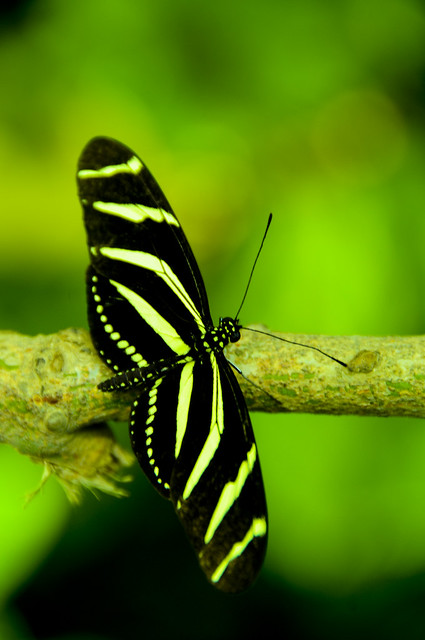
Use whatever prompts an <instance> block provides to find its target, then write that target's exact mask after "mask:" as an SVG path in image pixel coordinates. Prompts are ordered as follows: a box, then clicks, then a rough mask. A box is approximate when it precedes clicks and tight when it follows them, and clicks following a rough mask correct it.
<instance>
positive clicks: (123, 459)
mask: <svg viewBox="0 0 425 640" xmlns="http://www.w3.org/2000/svg"><path fill="white" fill-rule="evenodd" d="M256 328H261V329H264V327H256ZM275 335H276V336H278V337H280V338H283V339H284V340H290V341H295V342H298V343H302V344H304V345H313V346H315V347H317V348H319V349H321V350H323V351H325V352H326V353H329V354H330V355H333V356H335V357H337V358H338V359H340V360H343V361H345V362H346V363H347V365H348V366H347V367H343V366H341V365H339V364H337V363H336V362H334V361H332V360H330V359H329V358H326V357H325V356H324V355H322V354H320V353H318V352H317V351H314V350H311V349H306V348H305V347H302V346H296V345H294V344H288V343H286V342H282V341H281V340H274V339H273V338H272V337H267V336H264V335H261V334H258V333H252V332H250V331H242V338H241V340H240V341H239V342H238V343H235V344H232V345H230V346H229V347H228V348H227V349H226V355H227V357H228V359H229V360H230V361H231V362H233V363H234V364H235V365H236V366H237V367H238V368H239V369H240V370H241V371H242V372H243V376H244V377H241V376H240V375H239V374H237V375H238V377H239V382H240V384H241V387H242V389H243V392H244V394H245V397H246V399H247V404H248V407H249V409H250V410H253V411H275V412H277V411H280V412H289V411H292V412H309V413H329V414H358V415H375V416H411V417H419V418H423V417H425V388H424V387H425V385H424V380H425V337H421V336H413V337H362V336H306V335H294V334H282V333H281V334H275ZM110 376H111V371H110V370H109V369H108V367H106V366H105V365H104V364H103V363H102V361H101V360H100V359H99V357H98V356H97V354H96V352H95V350H94V347H93V345H92V343H91V339H90V336H89V334H88V332H87V331H85V330H83V329H66V330H63V331H59V332H58V333H56V334H53V335H38V336H34V337H29V336H24V335H21V334H18V333H14V332H11V331H6V332H0V408H1V420H0V442H2V443H5V444H10V445H11V446H13V447H15V448H16V449H17V450H18V451H20V452H21V453H22V454H25V455H27V456H29V457H31V458H32V459H33V460H34V461H36V462H39V463H42V464H43V465H44V469H45V472H44V476H43V478H44V479H45V478H47V477H48V476H49V475H50V474H52V473H53V474H55V475H56V476H57V477H58V478H59V480H60V481H61V482H62V484H63V485H64V487H65V489H66V491H67V493H68V495H69V497H70V498H71V499H72V500H78V498H79V495H80V491H81V488H82V487H83V486H85V487H88V488H91V489H99V490H101V491H106V492H108V493H111V494H113V495H125V491H124V489H123V487H122V486H121V485H120V484H118V483H117V480H120V481H121V482H122V481H125V480H128V479H129V478H128V477H127V476H125V475H123V473H124V474H125V471H126V469H127V467H128V466H129V465H131V464H132V463H133V460H134V458H133V455H132V454H130V453H129V452H128V451H125V450H124V449H123V448H122V447H121V446H120V445H119V444H118V443H117V442H116V441H115V438H114V435H113V433H112V431H111V430H110V429H109V428H108V426H107V425H106V424H105V421H107V420H126V419H127V418H128V414H129V407H130V404H131V402H132V400H133V399H134V398H135V397H137V395H138V394H139V393H140V390H137V389H136V390H135V391H133V392H126V393H119V392H117V393H102V392H101V391H99V390H98V389H97V386H96V385H97V384H98V383H99V382H100V381H101V380H104V379H106V378H108V377H110Z"/></svg>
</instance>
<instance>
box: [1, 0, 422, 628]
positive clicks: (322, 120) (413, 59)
mask: <svg viewBox="0 0 425 640" xmlns="http://www.w3.org/2000/svg"><path fill="white" fill-rule="evenodd" d="M424 77H425V6H424V5H423V3H421V2H420V1H419V0H385V1H384V0H342V1H339V2H336V1H335V0H334V1H333V2H328V3H324V2H320V1H319V0H298V2H285V3H283V2H278V1H277V0H264V2H263V3H261V6H260V5H259V4H258V2H253V1H252V0H248V1H246V2H244V3H239V2H235V1H234V2H232V1H230V2H229V1H227V2H224V1H223V0H217V2H215V3H214V4H201V3H198V2H195V1H194V0H185V1H183V2H172V1H171V0H158V2H155V3H153V2H149V1H148V0H140V1H136V0H121V2H119V3H107V2H101V1H100V0H91V1H90V2H82V0H75V1H74V2H72V3H58V2H54V1H53V0H32V1H27V2H15V3H6V5H5V7H4V8H3V9H2V10H1V13H0V81H1V87H2V92H1V96H0V140H1V144H0V170H1V175H2V190H1V191H2V209H3V212H4V213H3V216H2V220H3V225H2V233H1V234H0V284H1V297H2V303H1V305H0V326H1V327H2V328H10V329H15V330H21V331H25V332H28V333H36V332H43V333H48V332H50V331H56V330H58V329H61V328H64V327H66V326H72V325H82V324H85V323H86V320H85V303H84V284H83V273H84V269H85V265H86V262H87V259H86V247H85V237H84V230H83V226H82V222H81V213H80V209H79V205H78V203H77V199H76V188H75V178H74V174H75V166H76V161H77V157H78V155H79V153H80V151H81V149H82V147H83V146H84V144H85V143H86V142H87V140H88V139H89V138H90V137H92V136H94V135H99V134H104V135H110V136H113V137H116V138H118V139H120V140H122V141H123V142H124V143H126V144H128V145H129V146H131V147H133V148H134V149H135V151H137V152H138V153H139V154H140V155H141V156H142V158H144V159H145V160H146V162H147V163H148V165H149V167H150V168H151V170H152V171H153V173H154V175H155V176H156V177H157V179H158V181H159V183H160V184H161V185H162V187H163V189H164V191H165V193H166V195H167V197H168V198H169V200H170V201H171V203H172V204H173V206H174V208H175V210H176V212H177V215H178V216H179V217H180V219H181V221H182V223H183V225H184V228H185V230H186V233H187V235H188V237H189V240H190V242H191V243H192V245H193V247H194V250H195V253H196V255H197V256H198V257H199V262H200V265H201V268H202V271H203V273H204V275H205V279H206V282H207V288H208V291H209V294H210V298H211V304H212V310H213V316H214V317H218V315H220V314H224V315H226V314H232V313H234V312H235V310H236V309H237V306H238V304H239V300H240V297H241V295H242V292H243V289H244V286H245V283H246V279H247V276H248V273H249V269H250V267H251V264H252V260H253V257H254V255H255V252H256V249H257V247H258V244H259V241H260V238H261V235H262V232H263V229H264V226H265V224H266V220H267V215H268V213H269V211H273V213H274V222H273V225H272V229H271V232H270V234H269V237H268V239H267V243H266V247H265V249H264V251H263V253H262V256H261V260H260V263H259V265H258V268H257V271H256V274H255V278H254V281H253V284H252V286H251V289H250V293H249V296H248V300H247V302H246V304H245V307H244V309H243V318H242V320H243V322H246V323H248V322H263V323H266V324H268V326H269V327H270V328H271V329H278V330H286V331H295V332H300V333H328V334H331V333H336V334H338V333H340V334H343V333H347V334H356V333H357V334H379V333H382V334H389V335H390V334H395V333H404V334H408V333H421V332H424V327H425V306H424V300H425V298H424V296H423V294H422V292H423V288H424V283H425V259H424V251H423V246H424V243H425V218H424V216H423V207H424V203H425V188H424V184H425V183H424V180H423V175H424V171H425V152H424V150H425V135H424V134H425V131H424V124H425V120H424V108H425V91H424V86H425V85H424ZM337 355H338V357H341V358H342V359H344V358H345V357H346V355H345V354H337ZM347 357H348V356H347ZM253 420H254V427H255V432H256V436H257V440H258V445H259V450H260V453H261V461H262V468H263V472H264V477H265V482H266V489H267V495H268V502H269V512H270V521H271V523H270V532H271V535H270V546H269V553H268V557H267V561H266V567H265V571H264V572H263V574H262V576H261V578H260V580H259V581H258V583H257V585H256V586H255V587H254V588H253V589H252V590H251V591H250V592H249V593H248V594H246V595H244V596H241V597H240V598H236V599H230V600H228V599H226V598H224V597H223V596H221V594H216V593H214V592H213V591H212V590H211V589H210V587H208V585H206V584H204V582H203V580H204V579H203V576H202V575H201V573H200V572H199V571H198V569H197V567H196V563H195V560H194V558H193V556H192V553H191V550H190V549H188V548H187V546H188V545H187V544H186V541H185V540H184V539H183V535H182V532H181V531H180V528H179V525H178V523H176V522H175V518H174V515H173V513H172V512H171V507H170V505H168V504H166V503H164V502H163V501H161V500H160V498H159V497H158V496H157V495H156V494H155V493H154V492H153V491H150V487H147V486H146V483H145V481H144V479H143V478H142V476H141V474H139V473H138V471H137V470H135V475H136V477H137V481H136V482H135V484H134V489H133V496H132V498H130V499H128V500H123V501H114V500H112V499H110V498H103V497H102V500H101V501H100V502H99V503H98V502H95V501H94V500H92V499H91V498H90V497H88V498H87V500H86V501H85V504H84V505H83V506H82V507H81V508H79V509H78V510H73V511H72V512H71V513H70V522H69V524H68V526H67V528H66V531H65V532H64V533H63V535H62V536H61V538H60V541H59V542H58V536H59V534H60V532H61V531H62V528H63V527H64V524H65V517H66V513H67V510H68V507H67V506H66V504H65V502H64V501H63V500H62V497H61V496H60V493H59V492H58V491H57V490H56V489H57V488H56V487H55V488H53V486H50V483H48V485H47V487H46V489H45V490H44V491H43V493H42V495H41V496H39V497H37V498H36V499H35V500H34V501H33V502H32V503H31V504H30V505H29V507H28V508H27V509H26V510H25V511H20V510H21V509H22V499H21V496H22V494H23V493H25V492H26V491H31V489H33V488H34V484H37V480H35V477H37V478H39V477H40V474H41V470H40V469H39V468H37V467H35V466H34V465H32V464H31V463H30V462H28V461H26V460H23V461H22V460H20V459H18V457H17V455H16V454H14V452H10V451H1V452H0V455H1V456H2V458H1V462H2V464H1V465H0V466H1V468H2V473H3V474H4V476H3V487H4V491H3V492H2V496H1V497H0V514H1V518H2V530H3V532H2V534H0V537H1V536H3V537H4V540H5V541H4V542H2V545H0V596H1V597H2V601H3V602H5V599H6V598H8V601H7V603H6V604H5V606H4V607H3V616H2V618H1V619H0V635H1V638H2V640H3V638H4V639H5V640H9V639H10V640H12V639H13V640H20V639H22V638H58V639H59V638H63V639H64V638H66V639H67V640H70V639H71V638H79V639H90V640H92V639H93V640H94V639H95V638H96V639H97V640H99V638H110V639H111V640H126V639H127V638H129V639H130V638H138V637H140V636H141V635H142V634H145V635H148V634H149V633H151V634H153V635H154V636H155V637H171V636H174V637H181V638H192V637H193V638H195V637H196V638H213V637H220V638H239V637H244V638H250V637H254V635H258V633H261V632H262V630H263V629H264V621H265V620H267V622H268V624H270V626H273V625H274V626H275V628H276V629H277V631H276V634H277V635H276V637H279V635H280V637H285V638H292V637H294V638H304V637H305V638H313V639H316V638H326V639H332V638H341V637H344V638H358V637H362V638H367V637H386V638H400V637H406V633H405V629H406V628H407V627H408V628H409V632H408V637H409V638H412V639H415V638H423V637H424V634H425V613H424V612H423V601H424V597H425V535H424V534H425V515H424V511H425V510H424V504H425V471H424V469H425V465H424V464H423V461H424V459H425V435H424V429H423V425H422V424H421V423H420V422H419V421H414V420H407V419H403V420H395V419H388V420H379V419H367V418H362V419H358V418H351V417H341V418H335V417H326V416H295V415H294V416H290V415H288V416H282V415H280V416H260V415H254V416H253ZM121 431H122V434H123V436H122V437H123V438H124V440H125V437H126V427H125V426H121ZM34 474H35V476H34ZM52 485H53V483H52ZM11 487H13V488H12V489H11ZM3 537H2V538H1V539H2V541H3ZM48 551H50V553H49V556H48V557H47V558H45V556H46V554H47V552H48ZM43 558H45V560H43ZM37 568H38V570H37ZM164 610H166V611H167V614H166V615H165V616H164V613H163V612H164ZM112 612H113V613H112Z"/></svg>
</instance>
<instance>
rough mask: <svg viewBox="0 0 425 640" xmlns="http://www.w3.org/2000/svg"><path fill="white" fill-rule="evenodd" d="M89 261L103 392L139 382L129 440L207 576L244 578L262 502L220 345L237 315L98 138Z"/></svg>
mask: <svg viewBox="0 0 425 640" xmlns="http://www.w3.org/2000/svg"><path fill="white" fill-rule="evenodd" d="M78 184H79V194H80V200H81V203H82V206H83V210H84V219H85V226H86V231H87V238H88V245H89V252H90V260H91V263H90V266H89V268H88V271H87V299H88V316H89V324H90V330H91V335H92V339H93V342H94V344H95V347H96V348H97V350H98V352H99V355H100V357H101V358H102V359H103V360H104V362H105V363H106V364H107V365H108V366H109V367H110V368H111V369H112V372H113V375H112V377H111V378H110V379H108V380H106V381H104V382H102V383H101V384H100V385H99V388H100V389H101V390H102V391H119V390H127V389H129V388H132V387H135V386H137V387H140V396H139V397H138V399H137V400H136V401H135V402H134V404H133V406H132V408H131V412H130V439H131V444H132V447H133V450H134V452H135V454H136V457H137V459H138V461H139V464H140V466H141V467H142V469H143V471H144V472H145V474H146V476H147V478H148V479H149V480H150V482H151V483H152V484H153V485H154V487H155V488H156V489H157V490H158V491H159V493H161V495H163V496H164V497H166V498H168V499H170V500H171V501H172V503H173V505H174V508H175V510H176V513H177V516H178V517H179V519H180V521H181V522H182V524H183V527H184V529H185V531H186V533H187V535H188V537H189V540H190V542H191V543H192V545H193V547H194V549H195V552H196V554H197V556H198V560H199V562H200V565H201V567H202V569H203V571H204V572H205V574H206V576H207V578H208V580H209V581H210V582H211V583H212V584H213V585H214V586H216V587H218V588H219V589H221V590H223V591H230V592H237V591H241V590H243V589H245V588H246V587H248V586H249V585H250V584H251V583H252V582H253V580H254V579H255V577H256V575H257V574H258V571H259V569H260V567H261V565H262V562H263V559H264V554H265V549H266V543H267V511H266V502H265V496H264V488H263V483H262V478H261V470H260V464H259V459H258V453H257V448H256V444H255V440H254V435H253V431H252V426H251V421H250V417H249V413H248V410H247V407H246V403H245V400H244V397H243V394H242V392H241V389H240V387H239V385H238V383H237V380H236V378H235V375H234V373H233V371H232V369H231V366H230V364H229V363H228V361H227V360H226V358H225V356H224V353H223V349H224V347H225V346H226V345H227V344H228V343H229V342H236V341H237V340H239V338H240V328H241V327H240V325H239V323H238V320H237V319H232V318H222V319H221V320H220V323H219V325H218V326H217V327H215V326H214V324H213V322H212V319H211V314H210V310H209V305H208V299H207V295H206V291H205V286H204V283H203V280H202V276H201V274H200V271H199V268H198V265H197V263H196V260H195V258H194V256H193V253H192V250H191V248H190V245H189V244H188V242H187V240H186V236H185V235H184V232H183V230H182V229H181V226H180V223H179V221H178V219H177V218H176V216H175V214H174V212H173V211H172V209H171V207H170V205H169V203H168V201H167V200H166V198H165V196H164V194H163V193H162V191H161V189H160V188H159V186H158V184H157V183H156V181H155V180H154V178H153V177H152V175H151V174H150V172H149V171H148V169H147V168H146V166H145V165H144V164H143V163H142V161H141V160H140V158H138V157H137V156H136V155H135V154H134V153H133V152H132V151H131V150H130V149H128V148H127V147H125V146H124V145H122V144H121V143H119V142H117V141H115V140H111V139H109V138H94V139H93V140H91V141H90V142H89V143H88V145H87V146H86V148H85V149H84V151H83V153H82V155H81V158H80V163H79V168H78Z"/></svg>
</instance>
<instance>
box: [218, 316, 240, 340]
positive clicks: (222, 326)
mask: <svg viewBox="0 0 425 640" xmlns="http://www.w3.org/2000/svg"><path fill="white" fill-rule="evenodd" d="M240 328H241V325H240V324H239V322H238V320H237V319H233V318H220V322H219V325H218V329H219V331H221V332H222V335H223V338H225V339H226V344H228V343H229V342H237V341H238V340H240V337H241V332H240Z"/></svg>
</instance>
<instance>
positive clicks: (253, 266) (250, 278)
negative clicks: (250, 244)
mask: <svg viewBox="0 0 425 640" xmlns="http://www.w3.org/2000/svg"><path fill="white" fill-rule="evenodd" d="M272 217H273V214H270V215H269V219H268V220H267V225H266V229H265V231H264V235H263V239H262V240H261V244H260V248H259V249H258V251H257V255H256V256H255V260H254V264H253V265H252V268H251V273H250V274H249V278H248V284H247V285H246V288H245V293H244V294H243V297H242V302H241V303H240V305H239V309H238V311H237V313H236V315H235V316H234V318H235V320H237V319H238V318H239V314H240V312H241V309H242V307H243V304H244V302H245V298H246V296H247V293H248V289H249V285H250V284H251V280H252V276H253V275H254V269H255V265H256V264H257V261H258V258H259V257H260V253H261V250H262V248H263V245H264V241H265V239H266V236H267V232H268V230H269V227H270V224H271V221H272Z"/></svg>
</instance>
